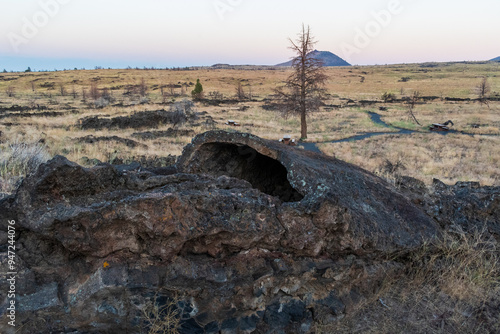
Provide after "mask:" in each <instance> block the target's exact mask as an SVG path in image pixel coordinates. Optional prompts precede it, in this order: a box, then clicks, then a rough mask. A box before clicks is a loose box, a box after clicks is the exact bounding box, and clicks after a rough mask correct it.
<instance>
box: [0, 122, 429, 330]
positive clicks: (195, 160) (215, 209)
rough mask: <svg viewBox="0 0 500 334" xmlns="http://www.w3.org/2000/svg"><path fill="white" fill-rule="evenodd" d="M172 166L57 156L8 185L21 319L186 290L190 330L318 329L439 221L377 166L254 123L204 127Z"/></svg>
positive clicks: (99, 326)
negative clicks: (242, 129) (261, 132)
mask: <svg viewBox="0 0 500 334" xmlns="http://www.w3.org/2000/svg"><path fill="white" fill-rule="evenodd" d="M165 174H166V175H160V174H156V173H155V172H154V170H149V171H148V170H141V169H131V170H127V169H123V168H120V169H118V168H116V167H115V166H112V165H107V164H101V165H98V166H96V167H94V168H91V169H86V168H83V167H81V166H79V165H77V164H75V163H72V162H70V161H68V160H66V159H65V158H64V157H61V156H58V157H55V158H54V159H52V160H51V161H49V162H48V163H46V164H44V165H42V166H41V167H40V168H39V170H38V171H37V173H36V174H35V175H32V176H29V177H27V178H26V179H25V180H24V181H23V183H22V185H21V186H20V188H19V189H18V191H17V193H16V194H15V195H14V196H11V197H7V198H5V199H3V200H1V201H0V220H1V226H2V228H1V231H2V232H0V233H1V235H0V237H1V239H2V240H3V241H4V239H5V238H6V236H7V235H6V231H7V227H6V225H7V221H8V220H15V221H16V233H17V234H16V238H17V239H16V247H17V253H16V256H17V260H18V262H17V263H16V266H17V271H18V279H17V282H18V285H17V291H16V293H17V305H18V313H17V318H16V319H17V320H16V321H17V324H18V325H19V327H20V326H21V325H22V326H23V331H24V332H26V333H28V332H37V333H51V332H64V333H70V332H82V333H83V332H85V333H126V332H128V333H139V332H140V331H141V328H142V330H144V328H145V327H147V321H145V318H146V317H145V316H144V312H143V310H147V307H148V305H151V303H152V304H158V305H160V306H162V305H165V304H167V303H168V301H170V300H173V299H175V301H176V307H177V311H178V312H179V313H180V317H181V318H180V319H181V332H182V333H252V332H254V331H256V330H260V331H261V332H267V331H269V333H307V332H309V331H310V330H311V328H312V327H311V326H312V323H313V321H323V322H325V321H326V322H328V321H337V320H339V319H341V318H342V317H343V316H344V315H345V314H346V313H348V312H350V310H352V309H353V308H355V306H356V305H357V304H358V303H360V302H361V301H363V299H364V298H366V297H367V296H369V295H370V294H371V293H373V291H374V290H376V288H377V286H378V284H379V283H380V282H381V281H382V280H383V279H384V277H385V275H390V274H391V273H395V272H398V271H399V270H400V269H401V265H400V264H398V263H395V262H392V261H388V260H386V259H387V258H388V257H387V255H390V254H393V253H395V252H400V251H410V250H412V249H414V248H416V247H418V246H419V245H421V244H422V243H423V242H424V241H425V240H428V239H430V238H433V237H434V236H436V235H437V234H438V225H437V224H436V223H435V221H434V220H433V219H432V218H430V217H429V215H427V214H425V213H424V211H423V210H422V209H419V208H418V207H417V206H416V205H415V204H414V203H412V202H411V201H410V200H408V199H407V196H404V195H402V194H401V193H399V192H398V191H396V190H395V188H393V187H392V186H391V185H389V184H388V183H386V182H385V181H383V180H382V179H380V178H378V177H377V176H375V175H373V174H371V173H369V172H367V171H364V170H362V169H360V168H358V167H355V166H353V165H350V164H348V163H345V162H342V161H339V160H336V159H334V158H329V157H326V156H323V155H318V154H314V153H309V152H306V151H303V150H301V149H297V148H292V147H289V146H284V145H280V144H279V143H275V142H272V141H268V140H264V139H260V138H258V137H255V136H252V135H249V134H241V133H227V132H222V131H215V132H208V133H205V134H202V135H199V136H197V137H196V138H194V139H193V142H192V144H190V145H188V146H187V147H186V148H185V150H184V152H183V155H182V157H181V158H180V160H179V161H178V163H177V165H176V166H175V168H171V170H170V172H169V173H165ZM2 245H4V246H2V248H1V249H0V251H1V252H3V253H1V254H2V256H1V264H2V268H6V261H7V253H6V251H7V248H6V246H5V243H4V242H3V243H2ZM0 284H1V286H0V301H1V302H3V303H4V305H2V306H1V308H0V312H5V310H6V304H5V303H7V302H8V299H7V296H6V294H5V292H6V291H8V289H7V287H6V286H5V284H6V280H5V277H1V283H0ZM146 313H148V312H146ZM1 316H2V319H5V314H2V315H1ZM1 326H3V327H1V328H0V329H1V330H2V332H3V331H4V330H5V329H6V328H7V327H6V324H5V323H2V325H1Z"/></svg>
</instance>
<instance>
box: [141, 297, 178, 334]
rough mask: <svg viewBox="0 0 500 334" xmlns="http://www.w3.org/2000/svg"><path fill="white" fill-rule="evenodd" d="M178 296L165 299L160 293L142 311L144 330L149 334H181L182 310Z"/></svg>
mask: <svg viewBox="0 0 500 334" xmlns="http://www.w3.org/2000/svg"><path fill="white" fill-rule="evenodd" d="M180 301H181V300H180V298H179V296H178V295H174V296H173V297H172V298H166V299H165V298H163V297H160V296H158V293H156V294H155V295H154V297H153V298H152V299H151V300H149V301H148V302H147V303H146V304H145V307H144V308H143V309H142V320H143V324H144V330H145V332H146V333H148V334H179V329H180V325H181V315H182V310H181V309H180V308H179V307H178V304H179V302H180Z"/></svg>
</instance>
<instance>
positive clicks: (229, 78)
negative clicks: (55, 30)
mask: <svg viewBox="0 0 500 334" xmlns="http://www.w3.org/2000/svg"><path fill="white" fill-rule="evenodd" d="M499 72H500V64H499V63H455V64H408V65H390V66H367V67H341V68H328V69H327V73H328V75H329V77H330V79H329V81H328V84H327V90H328V92H329V93H330V97H329V99H328V100H327V101H326V104H327V106H325V107H324V108H322V109H321V110H320V112H317V113H314V114H311V115H309V118H308V127H309V138H308V141H310V142H329V141H333V140H339V139H343V138H348V137H351V136H353V135H356V134H362V133H365V132H395V131H397V130H396V129H392V128H384V127H381V126H380V125H377V124H375V123H373V122H372V121H371V119H370V117H369V115H368V114H367V111H372V112H377V113H379V114H381V116H382V119H383V120H384V121H385V122H386V123H388V124H391V125H394V126H398V127H405V128H411V129H414V130H418V131H422V132H427V127H428V125H429V124H431V123H435V122H444V121H446V120H448V119H450V120H453V122H454V123H455V126H454V127H453V129H455V130H457V131H464V132H468V133H475V134H492V135H495V134H500V103H499V102H491V103H490V105H489V107H488V106H485V105H480V104H479V103H477V102H451V101H446V100H445V98H446V97H453V98H475V96H476V95H475V87H476V86H477V85H478V84H479V83H480V81H481V78H482V77H484V76H487V77H488V78H489V79H488V82H489V84H490V86H491V95H495V94H497V95H498V94H499V93H498V92H500V76H498V73H499ZM289 73H290V70H288V69H259V70H250V69H248V68H247V69H210V68H205V69H197V70H132V69H130V70H87V71H59V72H44V73H38V72H37V73H2V74H0V108H1V107H10V106H12V105H20V106H28V107H36V106H37V105H40V106H47V107H48V108H49V109H50V110H49V111H56V112H65V113H64V114H61V115H59V116H57V117H46V116H36V115H35V116H32V117H20V116H19V117H16V114H21V112H16V111H12V112H10V115H9V116H8V117H4V118H1V119H0V131H2V137H0V141H3V142H4V144H2V143H0V148H1V147H2V145H3V147H5V145H6V143H8V142H11V141H14V140H17V141H26V142H34V141H38V140H39V139H43V140H44V141H45V143H46V145H47V150H48V151H49V153H50V154H51V155H56V154H63V155H65V156H67V157H68V158H69V159H71V160H74V161H77V162H82V158H83V157H88V158H97V159H99V160H103V161H109V159H110V158H112V157H120V158H127V157H133V156H165V155H168V154H173V155H179V154H181V152H182V148H183V147H184V146H185V145H186V144H187V143H189V141H190V140H191V138H190V137H179V138H157V139H155V140H146V141H143V140H138V139H136V138H134V137H132V134H133V133H135V132H141V131H150V130H166V129H168V128H169V127H170V125H168V124H164V125H159V126H158V127H157V128H155V129H147V128H146V129H138V130H134V129H105V130H98V131H94V130H82V129H80V128H79V127H78V126H77V125H78V123H79V120H80V119H82V118H84V117H87V116H99V117H117V116H127V115H130V114H132V113H134V112H140V111H146V110H158V109H168V107H169V104H170V103H171V102H172V101H179V100H181V99H183V98H186V97H187V98H189V93H190V91H191V90H192V89H193V87H194V83H195V82H196V79H200V81H201V83H202V84H203V87H204V92H205V93H206V94H207V96H208V93H209V92H214V91H217V92H220V93H222V94H223V95H224V96H225V97H226V98H231V99H234V96H235V94H236V84H237V83H238V82H239V81H241V82H242V85H243V88H244V90H245V91H246V92H249V91H250V90H251V92H252V101H243V102H235V103H232V104H222V105H220V106H211V105H205V104H202V103H197V110H198V111H200V112H202V111H205V112H206V113H207V115H209V116H211V117H212V118H213V119H214V120H215V121H216V122H217V123H216V124H215V125H213V126H205V125H204V124H203V122H202V121H200V122H194V123H188V124H185V125H182V126H180V129H190V130H194V131H195V133H201V132H204V131H207V130H209V129H230V130H237V131H242V132H250V133H253V134H256V135H258V136H261V137H263V138H268V139H273V140H277V139H278V138H280V137H281V136H282V135H284V134H290V135H292V137H295V138H298V137H299V134H300V124H299V120H298V118H296V117H290V118H288V119H283V118H282V117H281V115H279V114H277V113H275V112H273V111H266V110H264V109H263V108H262V107H263V105H264V104H265V100H266V99H268V98H269V97H270V95H271V94H272V93H273V89H274V88H275V87H277V86H278V85H280V84H281V83H282V82H283V81H284V80H285V79H286V77H287V76H288V75H289ZM361 78H364V79H363V80H361ZM402 78H407V79H405V82H403V81H402ZM143 79H144V82H145V83H146V85H147V87H148V90H147V95H146V97H145V98H144V97H141V96H138V95H137V94H136V93H133V92H132V93H130V91H131V90H130V86H133V85H136V86H137V85H139V84H140V83H141V81H142V80H143ZM91 83H96V84H97V85H98V87H99V88H100V89H103V88H107V89H108V90H109V92H110V93H111V95H112V96H113V98H114V99H115V102H113V103H112V104H110V105H108V106H106V107H104V108H101V109H95V108H93V107H91V106H89V103H90V98H89V97H87V101H83V100H82V92H83V90H85V91H86V94H87V96H88V95H89V89H90V85H91ZM170 84H174V85H177V86H176V87H177V88H175V89H174V92H175V94H176V96H167V97H166V98H164V97H163V96H162V94H161V87H162V86H164V88H163V91H164V93H165V94H167V93H168V92H169V91H170V90H169V88H168V87H166V86H167V85H170ZM61 86H62V87H64V89H65V92H66V94H65V95H64V96H63V95H62V94H61ZM9 88H12V90H13V91H14V96H12V97H9V96H7V90H8V89H9ZM414 90H418V91H420V92H421V94H422V95H424V96H436V97H437V99H435V100H432V101H430V102H427V103H425V104H420V105H417V106H416V108H415V115H416V117H417V119H419V121H420V122H421V124H422V125H423V126H422V127H420V126H417V125H414V124H413V123H410V122H409V121H408V116H407V112H406V107H405V105H404V103H387V104H376V105H373V106H367V107H361V106H359V105H358V106H354V107H349V104H348V100H349V99H352V100H354V101H355V102H356V103H357V102H358V101H361V100H380V97H381V95H382V94H383V93H384V92H392V93H394V94H395V96H396V98H402V97H404V96H407V95H408V94H410V93H411V92H412V91H414ZM73 91H74V92H75V93H76V95H77V96H76V97H74V96H73V95H72V93H73ZM182 94H184V96H180V95H182ZM163 102H166V103H163ZM382 105H383V106H385V107H387V110H386V111H381V110H379V108H378V107H379V106H382ZM335 106H341V108H337V107H335ZM242 107H244V108H242ZM43 111H44V110H40V111H38V110H37V109H33V110H30V111H29V112H30V113H35V114H36V113H41V112H43ZM0 117H1V115H0ZM229 119H234V120H236V121H238V122H240V123H241V124H242V126H241V127H240V128H228V127H227V126H226V125H225V124H224V123H225V122H226V121H227V120H229ZM196 123H197V124H196ZM475 125H478V126H479V127H477V126H475ZM88 135H94V136H96V137H98V136H118V137H121V138H126V139H132V140H135V141H138V142H140V143H142V144H145V145H147V147H148V148H147V149H145V148H130V147H127V146H125V145H123V144H120V143H114V142H97V143H94V144H85V143H83V144H82V143H78V141H77V139H78V138H80V137H85V136H88ZM498 146H499V145H498V138H497V137H470V136H466V135H461V134H453V135H450V136H447V137H442V136H439V135H435V134H428V133H424V134H413V135H411V136H398V135H397V136H382V137H373V138H371V139H367V140H363V141H359V142H352V143H351V142H349V143H341V144H320V148H321V149H322V150H323V151H324V152H325V153H327V154H335V155H336V156H337V157H338V158H341V159H345V160H347V161H350V162H353V163H355V164H358V165H360V166H362V167H364V168H367V169H369V170H372V171H376V170H377V168H378V166H379V165H380V164H381V163H382V162H383V161H384V160H385V159H387V160H390V161H395V160H396V159H401V160H402V161H404V162H405V164H406V166H407V170H405V171H404V173H405V174H408V175H411V176H415V177H417V178H420V179H424V180H425V181H426V182H430V180H431V179H432V178H433V177H436V178H440V179H444V180H445V181H447V182H451V183H453V182H455V181H458V180H475V181H481V182H482V183H484V184H498V182H499V181H498V168H497V167H496V166H497V165H498V163H497V161H498V158H497V157H498V153H499V152H498V150H497V149H496V147H498Z"/></svg>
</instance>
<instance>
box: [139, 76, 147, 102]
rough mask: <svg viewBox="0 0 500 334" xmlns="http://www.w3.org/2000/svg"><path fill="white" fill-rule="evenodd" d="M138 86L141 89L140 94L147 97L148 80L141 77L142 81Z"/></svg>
mask: <svg viewBox="0 0 500 334" xmlns="http://www.w3.org/2000/svg"><path fill="white" fill-rule="evenodd" d="M137 88H138V91H139V95H140V96H141V97H145V96H146V94H147V92H148V85H146V81H145V80H144V78H141V82H140V83H139V86H138V87H137Z"/></svg>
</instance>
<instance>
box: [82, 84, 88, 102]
mask: <svg viewBox="0 0 500 334" xmlns="http://www.w3.org/2000/svg"><path fill="white" fill-rule="evenodd" d="M82 101H83V102H84V103H85V102H87V90H86V89H85V88H83V87H82Z"/></svg>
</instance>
